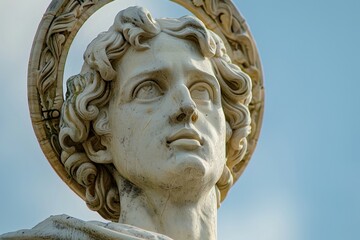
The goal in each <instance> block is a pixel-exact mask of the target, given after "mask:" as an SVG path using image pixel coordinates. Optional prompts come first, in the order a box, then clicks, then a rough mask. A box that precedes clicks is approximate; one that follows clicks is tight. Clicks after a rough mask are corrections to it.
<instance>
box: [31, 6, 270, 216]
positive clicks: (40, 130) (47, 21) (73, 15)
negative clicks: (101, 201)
mask: <svg viewBox="0 0 360 240" xmlns="http://www.w3.org/2000/svg"><path fill="white" fill-rule="evenodd" d="M109 2H112V0H53V1H52V2H51V4H50V6H49V7H48V9H47V11H46V13H45V14H44V16H43V19H42V21H41V23H40V25H39V28H38V31H37V34H36V36H35V40H34V42H33V47H32V51H31V56H30V60H29V70H28V98H29V108H30V114H31V119H32V124H33V127H34V131H35V133H36V136H37V138H38V141H39V143H40V146H41V148H42V150H43V152H44V154H45V156H46V157H47V159H48V160H49V162H50V164H51V165H52V167H53V168H54V170H55V171H56V172H57V174H58V175H59V176H60V177H61V179H62V180H63V181H64V182H65V183H66V184H67V185H68V186H69V187H70V188H71V189H72V190H73V191H74V192H76V193H77V194H78V195H79V196H80V197H81V198H82V199H85V198H86V197H85V189H84V187H83V186H81V185H80V184H78V183H77V182H76V181H75V179H73V177H71V176H70V175H69V174H68V172H67V171H66V170H65V167H64V165H63V163H62V162H61V160H60V154H61V151H62V150H61V147H60V145H59V122H60V112H61V107H62V104H63V102H64V99H63V72H64V67H65V61H66V56H67V53H68V51H69V49H70V45H71V43H72V41H73V39H74V37H75V35H76V34H77V32H78V30H79V29H80V27H81V26H82V24H83V23H84V22H85V21H86V20H87V19H88V18H89V17H90V16H91V15H92V14H93V13H94V12H96V11H97V10H98V9H99V8H101V7H102V6H104V5H106V4H107V3H109ZM174 2H176V3H178V4H180V5H182V6H183V7H185V8H187V9H188V10H189V11H191V12H192V13H193V14H194V15H195V16H196V17H198V18H199V19H200V20H201V21H203V23H204V24H205V25H206V27H207V28H208V29H210V30H212V31H214V32H215V33H217V34H218V35H219V36H220V37H221V38H222V40H223V41H224V44H225V47H226V48H227V52H228V55H229V56H230V58H231V60H232V62H233V63H235V64H237V65H238V66H239V67H240V68H241V69H242V70H243V71H244V72H245V73H247V74H248V75H249V76H250V77H251V80H252V100H251V102H250V104H249V110H250V115H251V133H250V134H249V135H248V136H247V138H246V140H247V147H246V146H245V147H244V150H245V151H244V152H243V153H240V154H242V155H243V158H242V160H241V161H240V162H238V163H235V164H233V165H232V164H231V163H227V165H228V167H229V169H230V171H231V174H232V176H233V181H234V182H235V181H237V179H238V178H239V177H240V175H241V174H242V172H243V171H244V169H245V167H246V166H247V164H248V162H249V160H250V158H251V155H252V153H253V152H254V150H255V147H256V143H257V140H258V137H259V133H260V128H261V123H262V116H263V107H264V88H263V75H262V70H261V63H260V59H259V55H258V52H257V49H256V46H255V42H254V40H253V38H252V36H251V33H250V31H249V29H248V26H247V24H246V22H245V20H244V19H243V18H242V17H241V15H240V13H239V12H238V10H237V9H236V8H235V6H234V5H233V4H232V2H231V1H230V0H174ZM238 154H239V153H238ZM218 187H219V189H220V191H221V195H222V196H221V199H222V200H223V199H224V198H225V196H226V193H227V191H228V189H221V186H218ZM99 213H100V214H101V215H102V216H103V217H105V218H107V216H106V214H104V213H103V212H101V211H99Z"/></svg>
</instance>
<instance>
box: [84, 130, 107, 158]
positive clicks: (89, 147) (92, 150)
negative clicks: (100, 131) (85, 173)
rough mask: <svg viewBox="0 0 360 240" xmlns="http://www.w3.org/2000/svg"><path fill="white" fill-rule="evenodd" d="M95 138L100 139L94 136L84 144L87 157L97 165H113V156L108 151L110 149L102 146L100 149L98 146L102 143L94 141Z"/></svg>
mask: <svg viewBox="0 0 360 240" xmlns="http://www.w3.org/2000/svg"><path fill="white" fill-rule="evenodd" d="M94 138H99V137H95V136H94V137H92V138H90V139H89V140H87V141H86V142H84V143H83V147H84V149H85V152H86V155H87V156H88V157H89V158H90V160H91V161H93V162H95V163H100V164H108V163H112V155H111V153H110V151H109V150H108V147H107V146H101V147H100V148H99V147H98V145H99V142H100V141H98V140H94ZM102 142H103V141H101V143H102ZM101 145H102V144H101Z"/></svg>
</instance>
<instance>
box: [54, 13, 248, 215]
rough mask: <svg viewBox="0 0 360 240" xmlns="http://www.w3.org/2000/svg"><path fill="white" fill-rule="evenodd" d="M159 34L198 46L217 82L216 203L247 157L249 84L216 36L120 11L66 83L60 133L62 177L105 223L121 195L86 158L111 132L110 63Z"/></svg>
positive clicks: (189, 20)
mask: <svg viewBox="0 0 360 240" xmlns="http://www.w3.org/2000/svg"><path fill="white" fill-rule="evenodd" d="M160 32H164V33H166V34H169V35H171V36H174V37H177V38H179V39H184V40H190V41H194V42H195V43H196V44H198V46H199V48H200V51H201V53H202V54H203V55H204V57H207V58H209V59H210V60H211V62H212V65H213V68H214V71H215V74H216V77H217V80H218V81H219V84H220V87H221V98H222V107H223V111H224V115H225V118H226V127H227V134H226V135H227V143H226V157H227V161H226V166H225V167H224V171H223V173H222V176H221V178H220V179H219V181H218V182H217V184H216V186H217V193H218V201H219V202H220V201H222V200H223V199H224V198H225V196H226V194H227V192H228V191H229V189H230V187H231V186H232V184H233V171H236V170H235V166H236V165H237V164H238V163H239V162H240V161H241V160H242V158H243V157H244V155H245V153H246V149H247V140H246V137H247V135H248V134H249V133H250V122H251V121H250V112H249V109H248V105H249V102H250V100H251V79H250V78H249V76H248V75H246V74H245V73H244V72H243V71H242V70H241V69H240V68H239V67H238V66H236V65H235V64H232V63H231V60H230V58H229V56H228V55H227V53H226V50H225V47H224V44H223V42H222V40H221V39H220V37H219V36H217V35H216V34H215V33H213V32H212V31H210V30H208V29H206V27H205V26H204V24H203V23H202V22H201V21H200V20H198V19H196V18H194V17H191V16H184V17H181V18H178V19H169V18H167V19H157V20H154V19H153V18H152V16H151V15H150V13H149V12H148V11H147V10H146V9H144V8H141V7H130V8H128V9H126V10H123V11H121V12H119V13H118V15H117V16H116V18H115V21H114V24H113V25H112V26H111V27H110V28H109V30H108V31H106V32H103V33H101V34H99V35H98V36H97V37H96V38H95V39H94V40H93V41H92V42H91V43H90V45H89V46H88V47H87V49H86V51H85V53H84V60H85V62H84V65H83V69H82V71H81V73H80V74H78V75H75V76H73V77H71V78H70V79H69V80H68V82H67V93H66V99H65V102H64V104H63V108H62V115H61V122H60V133H59V138H60V144H61V147H62V149H63V151H62V153H61V161H62V163H63V164H64V166H65V168H66V170H67V172H68V173H69V174H70V175H71V176H72V177H73V178H74V179H75V180H76V181H77V182H78V183H79V184H80V185H82V186H83V187H84V188H85V190H86V194H85V197H86V203H87V205H88V207H89V208H90V209H92V210H95V211H98V212H99V213H100V214H101V215H102V216H103V217H104V218H106V219H108V220H112V221H117V220H118V218H119V214H120V196H119V192H118V188H117V185H116V183H115V180H114V179H113V177H112V174H111V171H112V170H113V169H114V166H113V165H112V164H111V163H109V164H101V163H98V162H97V161H94V160H91V159H90V158H89V154H91V152H92V151H102V150H104V146H103V145H102V141H104V139H106V136H107V134H108V133H109V132H110V129H108V125H107V111H104V108H106V106H107V105H108V103H109V99H110V97H111V82H112V81H113V80H114V79H115V78H116V74H117V73H116V71H115V70H114V68H113V63H114V62H115V61H116V60H118V59H120V58H121V57H122V56H123V54H124V53H125V52H126V51H127V49H129V48H130V47H133V48H135V49H136V50H143V49H147V48H149V45H148V44H147V40H149V39H151V38H153V37H155V36H156V35H158V34H159V33H160ZM89 146H91V147H89ZM104 158H107V156H104Z"/></svg>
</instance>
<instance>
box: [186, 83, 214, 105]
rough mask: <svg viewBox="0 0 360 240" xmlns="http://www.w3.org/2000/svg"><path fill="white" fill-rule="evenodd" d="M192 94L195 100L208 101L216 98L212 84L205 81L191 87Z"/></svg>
mask: <svg viewBox="0 0 360 240" xmlns="http://www.w3.org/2000/svg"><path fill="white" fill-rule="evenodd" d="M190 94H191V97H192V99H193V100H194V101H200V102H208V101H212V100H213V98H214V92H213V89H212V88H211V86H210V85H209V84H207V83H205V82H201V83H195V84H194V85H192V86H191V87H190Z"/></svg>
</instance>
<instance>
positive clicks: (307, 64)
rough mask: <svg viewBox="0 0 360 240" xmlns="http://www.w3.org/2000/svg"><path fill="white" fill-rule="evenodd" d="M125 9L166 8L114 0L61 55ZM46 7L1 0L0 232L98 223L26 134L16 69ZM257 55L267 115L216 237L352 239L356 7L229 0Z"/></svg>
mask: <svg viewBox="0 0 360 240" xmlns="http://www.w3.org/2000/svg"><path fill="white" fill-rule="evenodd" d="M124 2H131V4H127V5H135V4H138V5H139V4H141V5H145V6H147V7H148V8H149V9H150V10H151V12H152V13H153V15H155V16H156V17H167V16H170V17H176V16H181V15H184V14H187V13H186V11H185V10H184V9H183V8H181V7H179V6H177V5H175V4H174V3H169V2H168V1H165V0H163V1H160V0H152V1H149V0H147V1H145V0H144V1H130V0H128V1H122V0H117V1H115V3H113V4H112V5H108V6H106V7H105V8H104V9H102V10H101V11H99V12H98V13H97V14H96V16H94V17H92V18H91V19H90V20H89V21H90V22H87V23H86V24H85V26H84V28H83V29H82V30H81V32H79V34H78V36H77V38H76V39H75V42H74V45H73V47H72V49H71V51H70V54H69V61H68V63H67V67H66V76H70V75H72V74H76V73H78V72H79V70H80V67H81V65H82V52H83V51H84V48H85V47H86V44H87V43H88V42H89V41H90V39H92V38H93V37H94V36H95V35H96V33H98V32H99V31H103V30H106V29H107V28H108V26H109V25H110V24H111V22H112V20H113V17H114V16H115V14H116V13H117V12H118V11H119V10H121V9H122V8H124ZM49 3H50V1H49V0H31V1H23V0H1V1H0V19H1V21H0V69H1V78H0V79H1V80H0V81H1V88H0V99H1V101H0V109H1V111H2V113H1V118H0V123H1V124H0V133H1V135H0V149H1V151H0V193H1V201H0V203H1V204H0V233H4V232H9V231H14V230H18V229H23V228H31V227H33V226H34V225H36V224H37V223H39V222H40V221H42V220H44V219H45V218H47V217H48V216H49V215H56V214H62V213H66V214H68V215H71V216H73V217H77V218H80V219H84V220H92V219H96V220H101V218H100V217H99V216H98V215H97V214H96V213H93V212H91V211H90V210H88V209H87V207H86V206H85V203H84V202H83V201H82V200H81V199H80V198H79V197H77V196H76V195H75V194H74V193H73V192H72V191H71V190H70V189H69V188H68V187H67V186H66V185H65V184H64V183H63V182H62V181H61V180H60V178H59V177H57V175H56V173H55V172H54V171H53V170H52V168H51V167H50V165H49V164H48V162H47V160H46V159H45V157H44V156H43V153H42V152H41V149H40V147H39V144H38V142H37V140H36V138H35V135H34V132H33V130H32V126H31V122H30V117H29V112H28V106H27V96H26V95H27V93H26V91H27V85H26V82H27V79H26V74H27V62H28V59H29V54H30V49H31V44H32V40H33V38H34V35H35V32H36V29H37V25H38V23H39V22H40V19H41V17H42V14H43V13H44V12H45V9H46V7H47V6H48V5H49ZM234 4H235V5H236V6H237V7H238V9H240V11H241V12H242V14H243V16H244V17H245V18H246V20H247V22H248V24H249V26H250V28H251V30H252V34H253V35H254V37H255V40H256V42H257V46H258V49H259V52H260V55H261V58H262V64H263V68H264V74H265V88H266V109H265V114H264V119H263V128H262V132H261V136H260V140H259V143H258V146H257V149H256V151H255V154H254V155H253V158H252V160H251V162H250V164H249V165H248V167H247V169H246V171H245V172H244V174H243V176H242V177H241V178H240V180H239V181H238V183H237V184H236V185H235V186H234V187H233V188H232V190H231V192H230V193H229V196H228V198H227V199H226V200H225V202H224V203H223V205H222V206H221V208H220V210H219V218H218V225H219V229H218V231H219V233H218V235H219V237H218V238H219V239H220V240H222V239H224V240H322V239H326V240H339V239H341V240H343V239H347V240H352V239H360V231H359V226H360V191H359V186H360V177H359V171H360V161H359V154H357V153H356V151H357V149H359V147H358V144H359V143H360V141H359V135H360V125H359V123H360V107H359V105H360V94H359V89H360V77H359V72H358V70H359V66H358V65H359V63H360V60H359V56H360V46H359V44H360V27H359V26H360V14H359V12H360V1H359V0H343V1H334V0H302V1H299V0H272V1H269V0H258V1H245V0H237V1H234Z"/></svg>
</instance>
